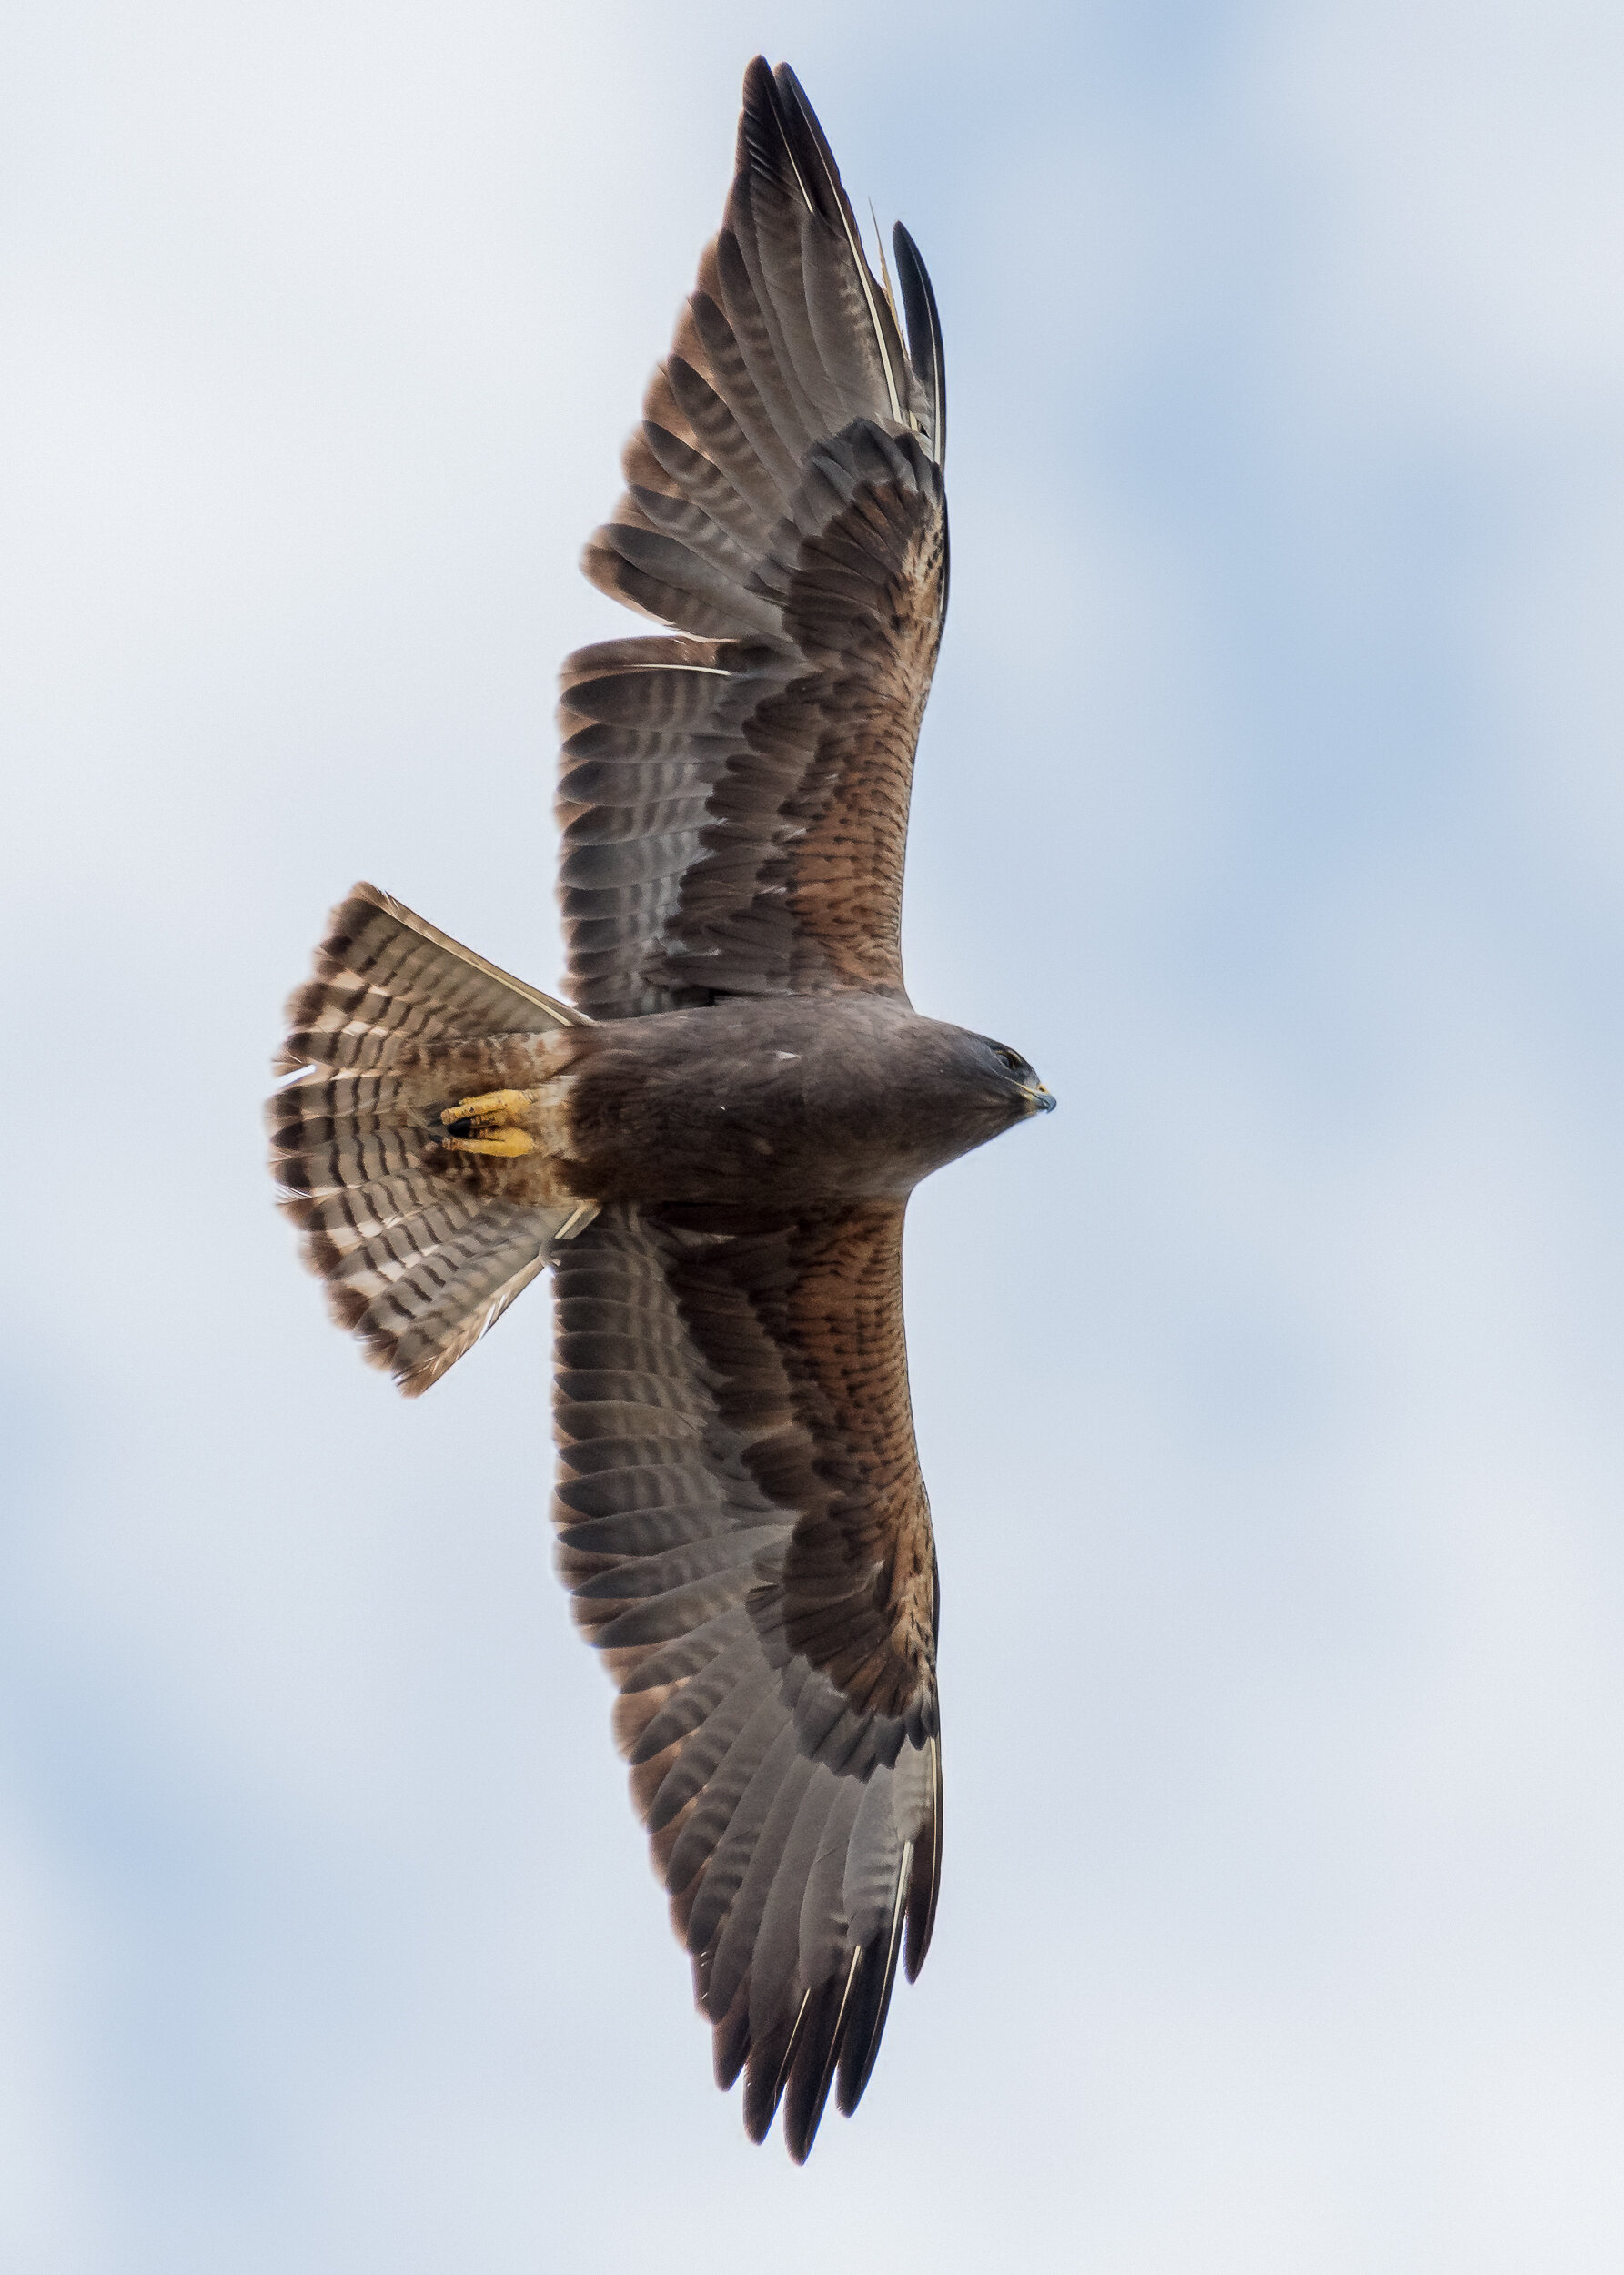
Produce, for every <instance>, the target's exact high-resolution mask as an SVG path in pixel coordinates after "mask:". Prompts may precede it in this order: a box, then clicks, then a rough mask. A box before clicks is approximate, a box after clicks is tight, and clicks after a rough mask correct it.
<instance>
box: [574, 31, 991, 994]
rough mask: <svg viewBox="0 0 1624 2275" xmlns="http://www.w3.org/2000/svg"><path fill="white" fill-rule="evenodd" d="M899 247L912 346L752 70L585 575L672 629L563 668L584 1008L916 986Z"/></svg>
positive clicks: (914, 494)
mask: <svg viewBox="0 0 1624 2275" xmlns="http://www.w3.org/2000/svg"><path fill="white" fill-rule="evenodd" d="M894 242H895V247H896V253H897V260H898V267H899V271H900V274H901V277H902V283H903V300H904V303H905V306H906V310H907V319H908V330H909V336H910V340H911V343H912V347H913V359H912V361H911V360H910V359H909V356H908V354H907V353H906V351H905V350H904V349H903V344H902V339H901V336H900V333H899V330H898V326H897V323H896V319H895V316H894V314H893V308H892V306H891V299H890V293H889V290H888V288H887V287H885V286H884V285H883V284H882V283H881V282H879V281H878V280H877V279H876V278H874V277H873V274H872V272H871V271H870V268H869V267H868V263H867V260H866V259H865V258H864V256H863V253H862V246H861V242H860V240H859V238H858V233H857V228H856V225H855V223H854V221H853V219H852V208H851V206H850V204H849V202H848V201H847V198H846V196H845V192H844V191H843V189H842V187H841V183H840V177H839V175H838V174H837V173H836V171H835V167H834V161H833V158H832V156H831V154H830V151H829V147H828V144H827V143H826V142H825V141H824V139H823V136H822V131H821V129H820V128H819V126H818V124H817V121H816V119H815V118H814V117H813V116H812V110H811V107H810V106H809V105H808V104H807V102H806V98H805V96H803V95H802V91H801V88H800V86H799V83H798V82H797V81H796V79H795V76H794V75H793V73H792V71H791V70H790V69H789V67H788V66H787V65H781V66H779V70H778V73H777V76H776V77H775V76H774V75H773V74H772V72H770V71H769V69H768V67H767V66H766V64H765V62H764V61H762V58H761V57H759V56H758V57H757V59H756V61H755V62H754V63H752V64H751V66H750V69H749V71H748V72H747V73H746V74H745V79H744V112H743V116H742V118H741V121H740V126H739V146H738V158H737V170H736V172H735V174H734V177H733V185H732V188H731V191H730V193H729V196H728V201H727V207H726V212H725V215H724V217H723V222H722V227H721V234H720V235H719V236H718V237H717V238H714V239H713V241H712V242H711V245H709V246H708V247H707V248H706V250H705V252H704V255H703V257H702V258H701V262H700V271H699V282H698V285H697V287H696V288H695V290H694V292H693V294H692V295H691V298H690V299H689V301H688V303H687V306H686V307H685V308H684V309H683V311H682V314H681V318H680V319H679V321H678V325H677V333H676V340H675V343H674V346H673V348H672V351H671V354H670V355H669V356H668V357H667V359H666V360H665V361H664V363H662V364H661V366H660V367H659V368H658V369H657V370H656V372H655V374H654V378H653V379H652V380H651V383H650V387H649V391H648V394H647V396H646V398H645V399H644V405H643V409H644V412H645V417H644V420H643V423H642V426H641V428H640V429H639V430H638V431H637V432H636V433H635V434H634V435H633V436H632V438H631V440H630V442H629V443H628V445H627V448H626V452H625V458H624V467H625V472H626V478H627V482H628V485H629V486H628V489H627V490H626V493H625V495H624V497H623V498H622V499H621V501H620V505H619V507H618V508H617V510H616V512H615V516H614V519H613V520H612V521H610V523H609V524H608V525H607V526H606V527H605V528H603V529H601V530H600V531H598V534H597V536H596V537H595V538H594V539H593V540H592V541H591V543H590V545H589V547H588V548H587V552H586V558H585V563H584V566H585V568H586V571H587V574H588V575H589V576H590V578H591V579H592V581H593V582H594V583H596V584H598V585H599V586H600V587H601V588H602V590H603V591H606V592H610V593H612V594H614V595H615V596H616V597H617V598H619V599H621V600H624V601H628V602H630V603H631V604H632V605H633V606H635V607H638V608H640V609H641V610H643V611H644V612H647V613H648V614H649V615H651V616H655V617H658V618H659V619H660V620H661V622H664V623H667V624H670V625H673V626H675V627H676V628H677V632H678V634H679V636H678V637H675V638H663V639H647V638H645V639H632V640H616V641H609V642H602V643H601V644H600V645H598V646H596V647H590V648H582V649H580V650H579V651H578V652H576V653H575V654H574V655H572V656H570V658H569V660H568V661H567V662H566V663H565V665H564V668H563V674H562V684H563V698H562V703H561V707H560V728H561V732H562V733H563V737H564V744H563V754H562V762H561V763H562V773H561V779H560V793H559V804H560V821H561V823H562V824H563V832H564V851H563V856H562V862H561V866H560V894H561V897H562V902H563V909H564V920H565V930H566V934H567V937H568V943H569V952H570V990H571V993H572V994H573V996H574V998H575V1000H576V1002H577V1003H579V1004H580V1006H581V1008H582V1009H583V1010H585V1011H588V1012H590V1014H591V1015H592V1016H593V1017H594V1018H605V1017H615V1016H627V1015H630V1014H636V1013H641V1012H649V1011H661V1010H666V1009H669V1008H671V1007H673V1006H678V1005H682V1004H694V1003H706V1002H709V1001H711V998H712V997H713V996H716V995H719V994H721V995H726V994H746V995H782V994H789V993H817V992H822V991H825V990H829V989H834V988H868V989H880V990H885V991H888V992H891V993H894V994H898V995H900V994H901V993H902V992H903V967H902V955H901V949H900V945H899V932H900V924H901V916H902V893H903V851H904V846H905V841H906V837H907V828H908V795H909V789H910V785H911V782H912V777H913V746H914V743H915V742H916V741H917V739H918V734H919V723H920V719H921V717H922V715H923V711H924V705H925V698H926V696H927V694H928V693H929V692H930V684H931V674H932V672H933V669H934V667H935V660H936V649H937V646H938V643H939V641H940V638H941V629H942V620H943V612H944V611H945V609H946V605H947V519H946V509H945V505H944V502H943V487H942V454H943V440H944V430H945V420H946V411H945V398H944V394H943V361H942V347H941V337H940V330H939V327H938V324H937V320H936V308H935V301H934V298H933V294H932V292H931V288H930V282H929V279H928V278H927V277H926V276H925V273H924V269H923V265H922V263H921V262H920V259H919V257H918V254H917V253H916V252H915V250H914V248H913V241H912V239H911V238H909V237H908V235H907V233H906V231H905V230H903V229H901V228H900V227H899V229H898V230H897V231H896V233H895V238H894Z"/></svg>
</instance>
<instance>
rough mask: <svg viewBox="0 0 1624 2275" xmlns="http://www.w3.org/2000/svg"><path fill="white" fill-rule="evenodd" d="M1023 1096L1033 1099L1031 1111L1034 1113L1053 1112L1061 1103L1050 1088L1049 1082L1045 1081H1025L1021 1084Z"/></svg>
mask: <svg viewBox="0 0 1624 2275" xmlns="http://www.w3.org/2000/svg"><path fill="white" fill-rule="evenodd" d="M1021 1096H1022V1097H1024V1098H1030V1099H1031V1100H1032V1107H1031V1111H1032V1112H1033V1113H1034V1114H1053V1112H1054V1108H1055V1107H1057V1106H1058V1105H1059V1104H1060V1100H1059V1099H1058V1098H1057V1097H1055V1095H1054V1091H1053V1090H1051V1089H1050V1088H1049V1087H1048V1085H1047V1083H1044V1082H1036V1083H1033V1082H1024V1083H1023V1084H1022V1085H1021Z"/></svg>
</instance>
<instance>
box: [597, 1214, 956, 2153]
mask: <svg viewBox="0 0 1624 2275" xmlns="http://www.w3.org/2000/svg"><path fill="white" fill-rule="evenodd" d="M683 1214H684V1212H682V1211H681V1210H668V1211H666V1212H663V1213H661V1212H658V1211H652V1210H647V1209H639V1208H628V1207H616V1208H607V1209H606V1210H605V1211H604V1212H603V1214H602V1216H601V1217H600V1218H599V1219H598V1221H597V1222H596V1223H595V1224H593V1225H592V1226H590V1228H588V1229H587V1230H586V1231H585V1232H583V1233H582V1234H581V1235H580V1238H579V1239H577V1240H575V1241H574V1242H573V1243H572V1244H571V1245H570V1247H569V1248H568V1249H564V1250H561V1251H560V1253H559V1254H558V1256H557V1257H556V1258H555V1272H556V1286H557V1310H556V1332H557V1350H556V1389H555V1402H554V1415H555V1422H556V1428H557V1432H558V1437H559V1442H560V1481H559V1488H558V1495H557V1500H556V1502H555V1508H554V1516H555V1522H556V1523H557V1526H558V1560H559V1565H560V1572H561V1573H562V1575H563V1577H564V1578H565V1579H566V1580H567V1581H568V1582H570V1585H571V1587H572V1588H573V1590H574V1594H575V1612H576V1617H577V1619H578V1621H579V1622H580V1624H581V1626H582V1627H583V1628H584V1629H585V1630H586V1632H587V1633H588V1635H589V1637H590V1640H591V1641H592V1642H593V1643H596V1644H597V1645H598V1646H599V1648H600V1650H601V1651H602V1652H603V1653H604V1654H605V1656H606V1658H607V1660H608V1662H609V1663H610V1667H611V1669H612V1670H613V1672H614V1673H615V1674H616V1676H617V1678H618V1680H619V1682H620V1693H621V1695H620V1704H619V1707H618V1709H617V1713H616V1734H617V1737H618V1739H619V1742H620V1746H621V1749H622V1751H623V1752H624V1753H625V1754H626V1755H627V1757H628V1759H629V1761H630V1764H631V1773H632V1791H633V1795H634V1797H635V1798H636V1800H637V1803H638V1805H639V1807H640V1809H641V1812H642V1815H643V1817H644V1820H645V1822H646V1824H647V1825H648V1827H649V1830H650V1834H651V1838H652V1842H653V1848H654V1855H655V1860H656V1864H657V1866H658V1867H659V1869H660V1870H661V1874H662V1876H663V1877H664V1879H665V1882H666V1886H667V1887H668V1889H669V1891H670V1893H671V1902H672V1915H673V1918H674V1919H675V1922H676V1925H677V1929H678V1933H679V1934H680V1935H681V1936H682V1938H683V1940H684V1942H685V1943H686V1945H687V1946H688V1949H689V1951H690V1953H691V1955H692V1957H693V1961H694V1983H695V1991H696V1995H697V1997H698V1999H699V2002H700V2005H701V2009H702V2011H703V2012H704V2013H705V2014H706V2016H707V2017H709V2019H710V2021H711V2025H712V2027H713V2030H714V2032H715V2039H716V2063H717V2074H718V2077H719V2078H721V2080H722V2082H723V2083H724V2084H731V2082H732V2081H733V2079H734V2078H737V2077H738V2075H739V2074H740V2072H741V2070H744V2071H745V2072H746V2073H747V2078H746V2093H745V2117H746V2123H747V2125H748V2126H749V2128H750V2130H751V2133H752V2134H753V2135H754V2136H755V2137H756V2138H757V2139H760V2138H761V2137H762V2135H763V2134H764V2133H765V2131H766V2130H767V2128H768V2126H769V2125H770V2124H771V2122H772V2115H773V2112H774V2110H775V2109H776V2108H778V2106H779V2104H780V2101H781V2098H784V2097H785V2096H786V2094H787V2099H785V2101H784V2106H785V2110H786V2116H785V2138H786V2139H787V2141H788V2143H789V2146H790V2148H791V2150H792V2153H793V2154H794V2155H795V2156H797V2157H798V2158H799V2157H804V2156H805V2155H806V2153H807V2151H808V2150H809V2149H810V2148H811V2146H812V2138H813V2136H814V2135H815V2133H816V2130H817V2127H818V2121H819V2118H820V2117H821V2115H822V2108H823V2106H824V2103H825V2101H826V2100H827V2098H828V2095H829V2093H830V2091H831V2090H832V2088H833V2087H834V2086H835V2084H836V2083H837V2081H838V2084H839V2088H840V2099H841V2106H842V2108H844V2109H846V2110H848V2111H850V2110H851V2109H852V2108H855V2106H856V2104H857V2101H858V2099H859V2098H860V2097H861V2095H862V2089H863V2088H864V2086H865V2085H866V2083H867V2081H868V2078H869V2075H870V2072H871V2070H872V2068H873V2058H874V2055H875V2053H876V2051H877V2049H878V2046H879V2040H880V2034H881V2032H882V2030H883V2027H884V2023H885V2014H886V2007H887V2004H888V2001H889V1997H890V1990H891V1984H892V1980H893V1976H894V1972H895V1968H896V1964H897V1957H898V1952H899V1949H900V1947H901V1944H902V1938H903V1924H904V1921H906V1922H907V1923H908V1925H909V1930H910V1936H911V1943H910V1951H911V1955H912V1956H913V1966H914V1967H916V1966H917V1964H918V1960H919V1958H921V1957H923V1947H924V1942H925V1941H926V1940H927V1939H928V1936H929V1930H930V1915H931V1912H932V1911H933V1906H934V1901H935V1885H936V1873H937V1862H938V1860H939V1856H940V1841H941V1832H940V1827H941V1768H940V1763H941V1751H940V1740H939V1735H938V1722H937V1708H936V1688H935V1624H936V1576H935V1561H934V1555H933V1550H932V1546H931V1538H930V1516H929V1511H928V1507H927V1505H926V1502H925V1496H924V1488H923V1481H922V1480H921V1478H920V1475H919V1468H918V1461H917V1457H916V1455H915V1453H914V1450H913V1428H912V1423H911V1420H910V1418H909V1412H908V1390H907V1370H906V1354H905V1351H904V1349H903V1329H902V1294H901V1277H900V1271H899V1269H898V1266H899V1261H900V1243H901V1235H902V1209H901V1208H900V1206H893V1205H890V1204H887V1205H885V1206H883V1207H882V1206H876V1205H865V1206H862V1207H852V1208H844V1209H840V1208H832V1209H828V1210H824V1211H822V1212H820V1213H818V1214H816V1215H814V1216H812V1217H810V1218H807V1219H805V1220H804V1221H799V1222H783V1223H777V1224H771V1225H767V1226H765V1227H763V1226H762V1225H759V1224H758V1225H756V1226H755V1227H754V1228H753V1229H749V1230H739V1231H730V1230H726V1229H716V1228H711V1229H696V1228H695V1227H694V1226H692V1225H691V1224H688V1223H685V1222H683V1221H682V1220H681V1219H682V1218H683ZM921 1858H925V1859H928V1860H929V1861H928V1865H927V1866H925V1867H924V1868H923V1869H922V1868H921V1867H920V1866H919V1865H918V1863H917V1862H916V1860H918V1859H921Z"/></svg>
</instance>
